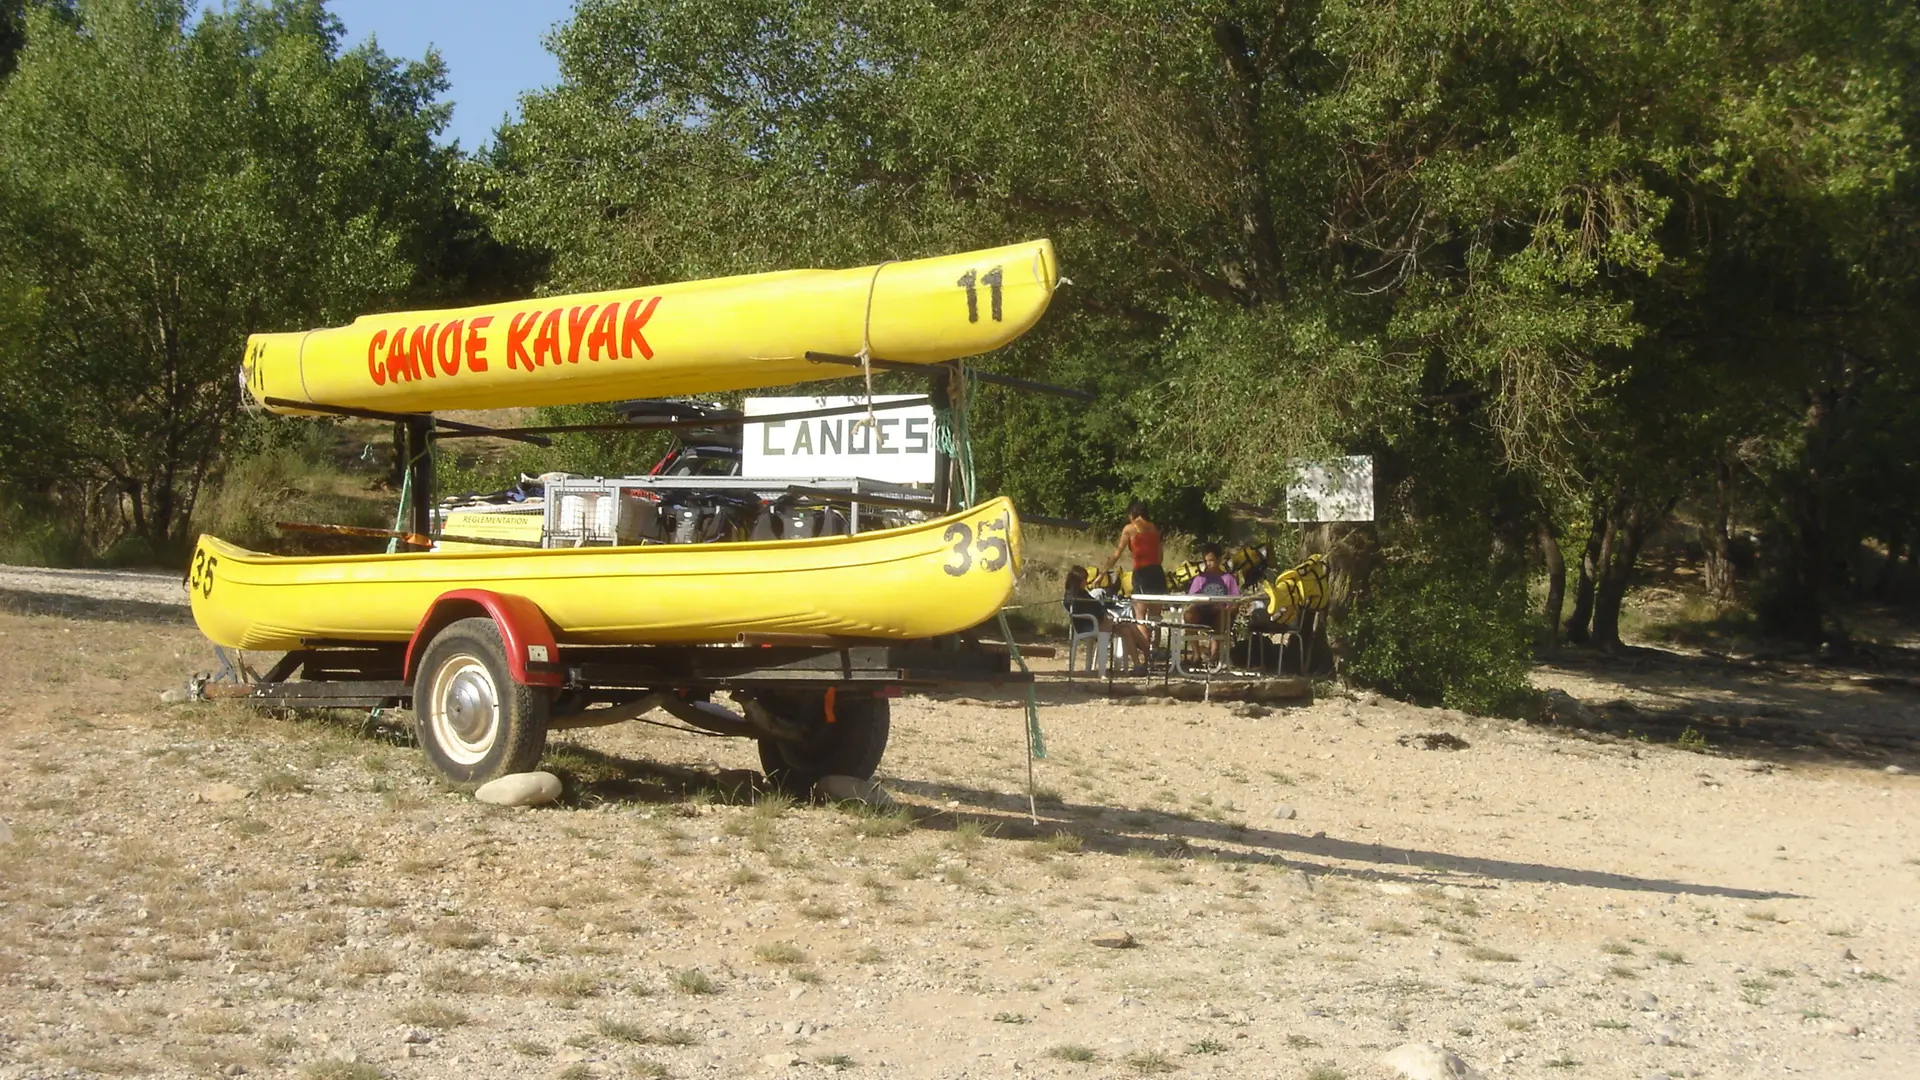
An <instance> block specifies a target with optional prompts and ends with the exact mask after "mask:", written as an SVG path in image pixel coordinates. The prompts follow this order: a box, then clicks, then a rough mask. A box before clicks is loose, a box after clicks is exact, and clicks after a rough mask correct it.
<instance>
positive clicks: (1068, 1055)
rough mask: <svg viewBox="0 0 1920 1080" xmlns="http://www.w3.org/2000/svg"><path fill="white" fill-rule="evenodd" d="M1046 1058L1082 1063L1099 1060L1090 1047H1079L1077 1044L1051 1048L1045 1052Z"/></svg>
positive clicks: (1098, 1056)
mask: <svg viewBox="0 0 1920 1080" xmlns="http://www.w3.org/2000/svg"><path fill="white" fill-rule="evenodd" d="M1047 1056H1048V1057H1050V1058H1053V1059H1055V1060H1057V1061H1078V1062H1082V1063H1085V1062H1089V1061H1099V1060H1100V1055H1099V1054H1097V1053H1095V1052H1094V1050H1093V1048H1092V1047H1089V1046H1081V1045H1079V1044H1077V1043H1067V1044H1065V1045H1063V1046H1055V1047H1052V1048H1050V1049H1048V1050H1047Z"/></svg>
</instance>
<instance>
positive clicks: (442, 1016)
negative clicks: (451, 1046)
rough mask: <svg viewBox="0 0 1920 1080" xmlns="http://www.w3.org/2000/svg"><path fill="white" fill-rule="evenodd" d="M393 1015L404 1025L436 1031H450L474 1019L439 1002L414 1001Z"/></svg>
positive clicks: (401, 1007)
mask: <svg viewBox="0 0 1920 1080" xmlns="http://www.w3.org/2000/svg"><path fill="white" fill-rule="evenodd" d="M393 1015H394V1017H395V1018H396V1019H398V1020H399V1021H400V1022H401V1023H403V1024H412V1025H413V1026H414V1027H423V1028H433V1029H434V1030H436V1031H448V1030H451V1029H453V1028H457V1027H459V1026H460V1025H461V1024H464V1023H467V1022H468V1021H470V1020H472V1019H473V1017H471V1016H468V1015H467V1014H466V1013H464V1012H462V1011H460V1010H459V1009H456V1008H454V1007H452V1006H451V1005H442V1004H440V1003H439V1002H437V1001H412V1002H408V1003H407V1004H405V1005H402V1006H400V1007H399V1008H398V1009H395V1010H394V1012H393Z"/></svg>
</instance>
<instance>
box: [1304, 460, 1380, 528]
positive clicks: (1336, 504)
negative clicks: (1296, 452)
mask: <svg viewBox="0 0 1920 1080" xmlns="http://www.w3.org/2000/svg"><path fill="white" fill-rule="evenodd" d="M1297 467H1298V469H1299V473H1298V475H1297V477H1296V479H1295V480H1294V482H1293V483H1292V484H1291V485H1289V486H1288V487H1287V520H1288V521H1372V520H1373V459H1372V458H1371V457H1367V456H1365V455H1353V456H1350V457H1337V458H1328V459H1326V460H1324V461H1303V462H1300V463H1299V464H1298V466H1297Z"/></svg>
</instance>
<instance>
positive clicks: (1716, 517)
mask: <svg viewBox="0 0 1920 1080" xmlns="http://www.w3.org/2000/svg"><path fill="white" fill-rule="evenodd" d="M1732 517H1733V466H1732V465H1730V464H1728V463H1727V462H1725V461H1721V462H1720V468H1719V473H1718V475H1717V476H1716V477H1715V478H1714V505H1713V520H1711V521H1709V522H1707V524H1706V525H1705V526H1703V527H1702V529H1701V532H1702V533H1703V534H1704V535H1702V536H1701V538H1700V539H1701V547H1703V548H1704V549H1705V550H1706V556H1707V565H1706V574H1707V592H1708V593H1709V594H1710V595H1711V596H1712V597H1713V598H1714V599H1715V600H1718V601H1720V602H1721V603H1723V604H1724V603H1726V602H1727V601H1729V600H1732V599H1733V584H1734V564H1733V534H1732V532H1731V531H1729V530H1730V528H1731V524H1732Z"/></svg>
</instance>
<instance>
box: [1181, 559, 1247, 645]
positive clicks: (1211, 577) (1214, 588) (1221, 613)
mask: <svg viewBox="0 0 1920 1080" xmlns="http://www.w3.org/2000/svg"><path fill="white" fill-rule="evenodd" d="M1220 559H1221V552H1220V545H1219V544H1208V545H1207V546H1206V547H1204V548H1201V549H1200V572H1199V573H1198V574H1195V575H1194V576H1193V581H1192V582H1191V583H1190V584H1188V586H1187V593H1188V594H1189V595H1192V596H1220V597H1226V596H1239V595H1240V579H1239V578H1237V577H1235V576H1234V575H1233V571H1231V570H1228V569H1227V568H1225V567H1224V566H1222V565H1220ZM1232 618H1233V607H1232V605H1230V604H1191V605H1188V607H1187V622H1189V623H1191V624H1193V625H1195V626H1204V627H1207V628H1208V629H1210V630H1213V631H1215V632H1216V633H1222V634H1224V633H1226V632H1227V628H1228V626H1230V625H1231V623H1230V622H1229V621H1228V620H1230V619H1232ZM1209 645H1210V648H1209V654H1210V655H1209V657H1208V662H1209V663H1211V664H1218V663H1219V662H1220V642H1219V639H1217V638H1216V639H1214V640H1213V641H1212V642H1210V643H1209Z"/></svg>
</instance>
